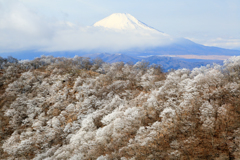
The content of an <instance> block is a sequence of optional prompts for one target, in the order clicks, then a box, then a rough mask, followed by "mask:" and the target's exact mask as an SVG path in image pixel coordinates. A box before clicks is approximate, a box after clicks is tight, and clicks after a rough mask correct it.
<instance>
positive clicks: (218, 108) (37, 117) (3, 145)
mask: <svg viewBox="0 0 240 160" xmlns="http://www.w3.org/2000/svg"><path fill="white" fill-rule="evenodd" d="M239 78H240V57H233V58H231V59H229V60H226V61H225V62H224V65H223V66H220V65H213V66H206V67H201V68H195V69H193V70H192V71H191V70H187V69H180V70H176V71H171V72H168V73H163V72H162V70H161V67H160V66H158V65H151V66H149V65H148V63H146V62H143V61H142V62H138V63H136V64H135V65H131V64H124V63H121V62H117V63H113V64H107V63H104V62H103V61H102V60H100V59H95V60H93V61H90V60H89V59H88V58H82V57H77V56H75V57H74V58H54V57H51V56H47V57H46V56H42V57H41V58H36V59H35V60H33V61H20V62H18V60H16V59H14V58H12V57H9V58H8V59H4V58H1V57H0V140H1V141H0V158H1V159H35V160H42V159H46V160H56V159H72V160H78V159H79V160H89V159H92V160H94V159H97V160H112V159H121V160H154V159H155V160H158V159H163V160H168V159H173V160H175V159H176V160H177V159H181V160H185V159H186V160H187V159H189V160H190V159H196V160H200V159H216V160H225V159H240V79H239Z"/></svg>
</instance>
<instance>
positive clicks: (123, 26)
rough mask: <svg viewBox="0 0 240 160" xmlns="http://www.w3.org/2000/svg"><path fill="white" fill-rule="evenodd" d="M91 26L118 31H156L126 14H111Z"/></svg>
mask: <svg viewBox="0 0 240 160" xmlns="http://www.w3.org/2000/svg"><path fill="white" fill-rule="evenodd" d="M93 26H95V27H104V28H110V29H118V30H133V29H144V30H151V31H156V30H155V29H153V28H152V27H149V26H147V25H146V24H144V23H142V22H140V21H139V20H137V19H136V18H135V17H133V16H132V15H131V14H128V13H113V14H111V15H110V16H108V17H106V18H104V19H102V20H100V21H98V22H96V23H95V24H94V25H93Z"/></svg>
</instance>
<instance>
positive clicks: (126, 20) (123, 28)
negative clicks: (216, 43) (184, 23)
mask: <svg viewBox="0 0 240 160" xmlns="http://www.w3.org/2000/svg"><path fill="white" fill-rule="evenodd" d="M93 26H94V27H101V28H104V29H107V30H112V31H114V32H122V33H124V32H128V33H129V34H131V32H132V33H139V35H150V36H154V37H155V38H156V43H155V44H154V45H153V46H151V45H149V46H145V47H144V48H143V47H141V46H139V47H133V48H129V49H127V50H120V51H119V52H121V53H125V54H128V55H132V56H149V55H205V56H212V55H220V56H223V55H224V56H235V55H240V51H238V50H230V49H223V48H219V47H209V46H204V45H201V44H197V43H195V42H193V41H190V40H188V39H185V38H175V37H173V36H170V35H168V34H166V33H164V32H160V31H158V30H157V29H154V28H153V27H150V26H148V25H146V24H145V23H143V22H141V21H139V20H138V19H136V18H135V17H133V16H132V15H130V14H128V13H114V14H112V15H110V16H108V17H106V18H104V19H102V20H100V21H98V22H96V23H95V24H94V25H93Z"/></svg>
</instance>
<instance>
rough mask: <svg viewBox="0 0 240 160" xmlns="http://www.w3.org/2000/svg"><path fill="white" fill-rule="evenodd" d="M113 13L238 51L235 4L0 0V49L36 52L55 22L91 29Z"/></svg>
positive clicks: (212, 0)
mask: <svg viewBox="0 0 240 160" xmlns="http://www.w3.org/2000/svg"><path fill="white" fill-rule="evenodd" d="M112 13H129V14H131V15H133V16H134V17H136V18H137V19H138V20H140V21H142V22H144V23H146V24H147V25H149V26H152V27H154V28H156V29H158V30H160V31H163V32H165V33H167V34H169V35H172V36H177V37H185V38H188V39H190V40H193V41H194V42H197V43H200V44H204V45H208V46H218V47H222V48H231V49H240V1H239V0H201V1H197V0H181V1H179V0H148V1H146V0H121V1H119V0H118V1H117V0H0V34H2V36H1V37H4V39H2V40H1V39H0V42H3V43H2V44H1V45H0V49H2V51H11V50H18V49H20V50H21V49H29V48H34V46H37V47H40V48H41V47H43V46H46V45H47V42H49V41H50V39H51V38H52V39H54V36H53V35H52V34H53V32H54V31H53V30H57V29H59V28H62V26H61V27H59V26H57V24H60V23H69V24H74V25H77V26H81V27H85V26H91V25H93V24H94V23H95V22H96V21H99V20H101V19H102V18H105V17H107V16H109V15H110V14H112ZM13 15H16V16H13ZM8 17H11V18H8ZM22 24H25V25H22ZM53 26H54V27H55V28H54V27H53ZM13 33H14V34H13ZM23 36H24V37H26V38H25V40H22V39H21V37H23ZM6 41H7V42H8V43H7V42H6ZM11 41H13V42H11ZM19 41H23V42H21V44H18V42H19ZM29 41H31V42H29ZM28 43H29V44H28ZM10 44H13V45H10ZM14 47H15V48H14ZM0 52H1V51H0Z"/></svg>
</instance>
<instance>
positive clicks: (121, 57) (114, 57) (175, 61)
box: [85, 53, 223, 71]
mask: <svg viewBox="0 0 240 160" xmlns="http://www.w3.org/2000/svg"><path fill="white" fill-rule="evenodd" d="M85 57H89V58H91V59H95V58H101V59H102V60H103V61H104V62H108V63H115V62H124V63H133V64H135V63H136V62H139V61H146V62H149V64H150V65H151V64H160V65H161V66H162V68H163V69H164V71H168V70H170V69H182V68H187V69H193V68H195V67H201V66H206V65H207V64H213V63H217V64H222V63H223V61H221V60H196V59H188V60H187V59H180V58H174V57H166V56H147V57H131V56H128V55H125V54H121V53H116V54H109V53H96V54H90V55H85Z"/></svg>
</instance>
